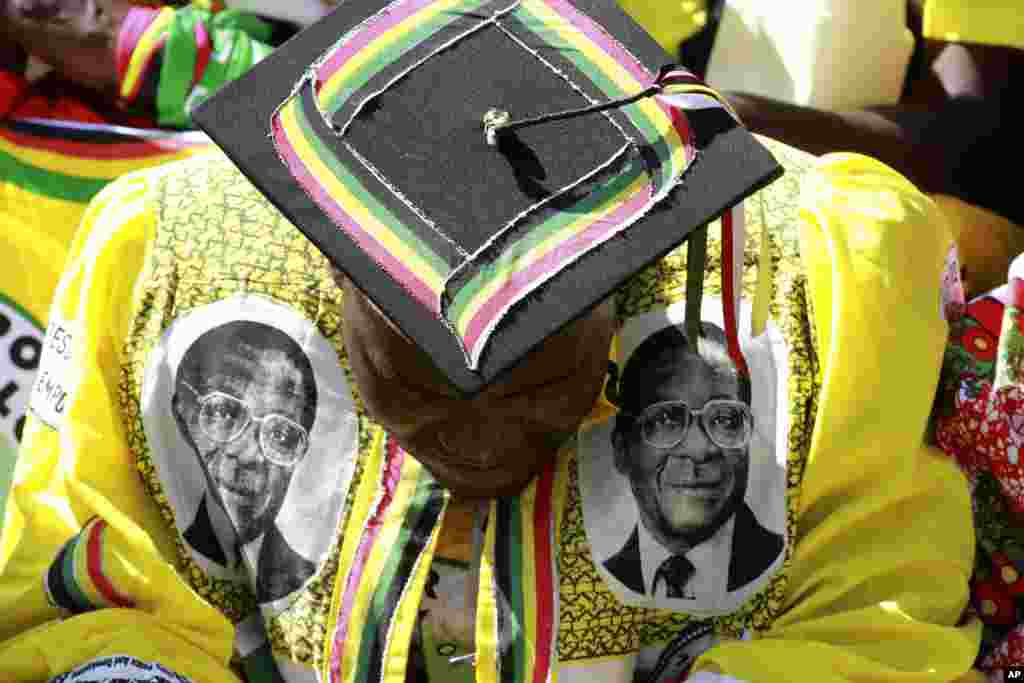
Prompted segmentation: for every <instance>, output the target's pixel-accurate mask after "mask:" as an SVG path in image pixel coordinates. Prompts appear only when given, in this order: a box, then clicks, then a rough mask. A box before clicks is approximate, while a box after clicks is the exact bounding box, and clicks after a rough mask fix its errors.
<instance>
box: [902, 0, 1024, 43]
mask: <svg viewBox="0 0 1024 683" xmlns="http://www.w3.org/2000/svg"><path fill="white" fill-rule="evenodd" d="M922 32H923V33H924V37H925V38H931V39H933V40H943V41H947V42H951V43H979V44H982V45H1001V46H1003V47H1013V48H1017V49H1018V50H1024V13H1022V12H1021V7H1020V5H1019V4H1017V3H1015V2H1007V1H1006V0H927V3H926V4H925V6H924V24H923V26H922Z"/></svg>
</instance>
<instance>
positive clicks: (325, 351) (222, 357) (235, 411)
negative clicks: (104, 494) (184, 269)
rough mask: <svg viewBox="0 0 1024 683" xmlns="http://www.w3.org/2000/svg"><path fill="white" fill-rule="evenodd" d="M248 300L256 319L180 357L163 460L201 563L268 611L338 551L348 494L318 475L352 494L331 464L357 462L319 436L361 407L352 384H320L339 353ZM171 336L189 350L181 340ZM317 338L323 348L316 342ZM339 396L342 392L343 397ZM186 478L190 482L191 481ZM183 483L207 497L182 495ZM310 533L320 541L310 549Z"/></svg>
mask: <svg viewBox="0 0 1024 683" xmlns="http://www.w3.org/2000/svg"><path fill="white" fill-rule="evenodd" d="M219 303H223V302H219ZM243 303H244V305H243V306H242V308H241V311H239V312H246V309H249V310H248V311H247V312H248V313H250V315H243V316H242V317H241V319H238V318H236V319H233V320H227V321H224V322H221V323H220V324H215V325H212V326H209V327H207V329H205V330H203V331H202V332H201V333H199V334H198V335H197V336H194V338H190V339H188V340H187V343H185V344H183V345H181V348H180V349H177V350H178V352H179V353H180V357H179V359H178V361H177V363H176V369H175V370H174V372H173V378H172V379H171V381H170V385H171V386H170V389H171V397H170V406H169V408H170V412H171V414H172V416H173V425H174V427H175V429H176V432H177V434H176V436H177V439H175V440H174V443H175V448H176V452H174V453H173V454H172V453H159V454H158V453H154V457H155V459H156V460H157V461H158V462H159V463H161V464H162V466H161V468H160V469H162V470H164V471H165V472H167V473H168V474H169V475H170V476H167V477H165V484H164V485H165V487H170V488H172V489H179V490H178V491H177V492H178V494H179V496H178V497H179V499H180V500H181V501H182V502H184V499H186V498H187V499H189V500H190V501H191V502H192V505H194V508H190V506H189V505H182V506H181V507H180V509H178V510H176V511H175V512H176V517H180V519H178V520H177V522H178V526H179V528H180V530H181V533H182V538H183V539H184V541H185V542H186V544H187V545H188V546H189V547H190V548H191V549H192V551H193V554H194V555H199V556H201V557H202V558H204V559H205V560H206V563H205V564H207V565H213V566H216V567H221V568H224V570H226V571H227V572H228V573H230V572H231V571H235V572H238V573H239V574H240V575H241V576H244V577H245V579H246V580H247V581H248V582H249V583H250V584H251V585H252V587H253V589H254V591H255V595H256V598H257V601H258V602H260V603H261V604H265V603H272V602H274V601H277V600H280V599H281V598H284V597H285V596H287V595H289V594H291V593H293V592H294V591H296V590H297V589H298V588H300V587H301V586H302V585H303V584H304V583H305V582H306V581H308V579H309V578H310V577H312V576H313V574H314V573H315V572H316V569H317V565H318V562H319V560H320V559H321V556H322V554H323V552H324V551H325V550H326V545H327V544H329V540H327V539H328V538H329V536H330V532H332V531H333V530H334V528H335V527H334V524H336V523H337V513H338V508H339V506H340V504H339V501H338V492H337V491H332V490H331V489H330V488H329V487H328V486H325V483H326V482H324V483H320V484H317V483H314V478H315V474H316V470H317V469H318V468H319V469H320V474H321V475H327V474H330V473H331V472H332V471H333V472H334V473H335V482H336V483H337V484H338V485H339V486H340V487H342V488H343V487H344V485H346V484H347V477H349V476H351V468H350V467H347V466H344V464H343V465H342V466H341V467H339V465H338V463H337V462H334V463H332V459H333V458H338V459H340V460H341V461H342V463H344V461H345V460H349V461H351V460H352V458H353V456H354V444H353V445H352V450H346V449H345V448H344V445H345V443H346V441H345V440H342V441H341V442H340V443H341V445H342V446H343V448H341V449H340V450H339V451H337V452H336V453H332V454H330V455H327V454H325V453H324V452H323V451H324V448H325V447H327V446H329V445H330V444H331V442H330V441H319V440H318V439H322V438H323V437H324V436H325V433H324V431H325V430H324V429H323V428H324V427H325V426H328V425H331V426H330V427H329V428H328V429H327V430H326V432H328V433H331V432H333V433H335V434H337V435H344V434H347V433H348V432H347V431H346V430H345V429H344V425H343V423H344V422H346V421H345V420H340V421H339V416H341V415H344V413H345V412H346V409H348V410H349V411H350V410H351V399H350V398H349V396H348V394H347V391H346V387H345V385H344V382H343V380H341V382H342V383H341V384H339V385H335V386H331V385H329V384H327V383H326V382H325V381H324V379H323V378H322V377H318V374H320V375H323V374H325V373H324V365H325V362H326V361H329V355H330V354H333V350H331V349H330V347H329V345H328V344H327V342H326V340H325V339H323V338H322V337H320V335H319V332H317V331H316V330H315V328H313V327H312V326H311V325H308V324H307V325H299V326H298V327H297V328H296V326H295V325H292V326H290V327H292V329H288V328H289V325H287V324H283V323H287V322H288V319H289V317H294V315H295V314H294V313H293V312H291V311H290V310H288V309H284V307H281V308H282V309H283V310H284V311H287V312H288V313H289V316H285V315H283V313H282V312H279V314H278V315H277V316H276V320H274V321H273V322H271V317H269V316H266V315H261V316H256V315H251V314H252V313H253V312H262V313H267V312H268V311H266V310H265V309H267V308H268V307H276V305H275V304H273V303H272V302H269V301H264V300H259V299H257V298H255V297H248V298H245V299H244V300H239V301H236V304H243ZM253 318H256V319H253ZM259 318H262V319H259ZM189 336H190V337H191V336H192V335H189ZM169 339H174V340H175V341H185V339H184V338H183V337H174V336H173V335H172V336H170V337H169ZM300 340H302V341H303V342H304V343H302V344H300ZM312 340H316V342H317V343H315V344H310V342H311V341H312ZM311 352H312V353H311ZM166 355H172V354H166ZM312 358H316V359H317V364H318V365H319V366H320V368H316V367H314V362H313V360H312ZM334 364H335V365H336V364H337V360H336V358H335V359H334ZM328 365H329V364H328ZM337 369H338V372H330V373H329V374H330V375H332V376H333V377H334V379H335V381H338V380H339V379H341V373H340V367H339V368H337ZM318 370H319V372H318ZM167 374H170V373H169V368H168V373H167ZM318 380H319V381H318ZM325 389H326V392H325ZM339 390H342V391H343V394H342V395H337V393H336V392H338V391H339ZM339 398H340V399H341V402H340V403H341V405H339V400H338V399H339ZM339 408H340V409H341V410H340V412H339ZM157 421H158V420H155V419H154V420H151V422H157ZM318 427H320V429H318ZM153 431H157V430H153ZM353 434H354V432H353ZM328 438H330V437H329V436H328ZM160 440H161V439H157V441H160ZM334 443H335V444H337V443H338V442H334ZM325 455H326V457H325ZM349 464H351V463H349ZM184 470H188V471H189V475H188V476H182V471H184ZM172 472H173V474H171V473H172ZM300 472H304V476H302V477H301V479H302V481H301V483H300V481H299V480H300V476H299V475H300ZM339 476H340V477H341V481H339V480H338V479H337V477H339ZM185 482H188V488H192V489H198V490H197V491H189V492H183V491H180V488H182V487H181V486H180V484H183V483H185ZM300 496H301V498H304V499H305V503H304V505H305V506H306V507H307V511H306V513H305V514H304V515H299V517H300V519H301V518H304V520H303V523H302V524H300V525H296V524H295V523H294V522H295V521H296V508H297V507H300V506H301V505H302V504H300V503H299V498H300ZM311 496H312V497H313V498H312V500H314V501H315V500H316V499H317V498H319V500H320V501H321V502H322V503H324V504H325V506H324V507H323V508H322V509H321V511H320V513H321V515H322V516H319V515H316V513H315V512H313V511H312V510H309V509H308V507H309V505H310V503H311V502H312V501H311V500H310V498H311ZM325 522H328V523H332V524H330V526H328V525H325ZM310 536H313V537H314V538H316V537H321V538H320V539H319V540H318V541H316V542H314V543H313V544H312V545H311V544H310V538H309V537H310ZM299 546H302V547H301V549H300V547H299ZM215 573H216V572H215Z"/></svg>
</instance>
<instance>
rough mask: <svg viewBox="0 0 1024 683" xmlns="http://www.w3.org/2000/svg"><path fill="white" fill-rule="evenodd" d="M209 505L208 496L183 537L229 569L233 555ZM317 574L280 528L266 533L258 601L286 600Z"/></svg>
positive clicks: (259, 563)
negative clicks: (219, 535) (217, 528)
mask: <svg viewBox="0 0 1024 683" xmlns="http://www.w3.org/2000/svg"><path fill="white" fill-rule="evenodd" d="M206 505H207V503H206V497H205V496H204V497H203V499H202V500H201V501H200V503H199V507H198V508H197V509H196V517H195V519H194V520H193V521H192V524H190V525H189V527H188V528H187V529H186V530H185V533H184V534H183V536H184V537H185V540H186V541H187V542H188V544H189V545H190V546H192V548H193V549H195V551H196V552H198V553H199V554H201V555H203V556H204V557H206V558H207V559H209V560H210V561H211V562H215V563H216V564H219V565H221V566H222V567H226V566H227V565H228V555H229V553H228V552H226V551H225V550H224V548H223V547H222V545H221V543H222V542H221V540H220V539H218V538H217V534H216V533H215V532H214V528H213V522H211V521H210V514H209V512H208V511H207V509H206ZM231 555H234V553H231ZM315 571H316V565H315V564H314V563H312V562H310V561H309V560H307V559H306V558H305V557H303V556H302V555H300V554H299V553H297V552H295V550H294V549H293V548H292V547H291V545H289V544H288V541H287V540H285V538H284V535H283V534H282V533H281V530H280V529H278V528H277V525H276V524H271V525H270V526H268V527H267V529H266V530H265V531H264V532H263V537H262V543H261V545H260V552H259V559H258V561H257V563H256V601H257V602H259V603H261V604H262V603H266V602H272V601H274V600H278V599H280V598H283V597H284V596H286V595H288V594H289V593H291V592H293V591H295V590H297V589H298V588H299V587H300V586H302V584H303V583H305V582H306V580H307V579H308V578H309V577H311V576H312V575H313V573H314V572H315Z"/></svg>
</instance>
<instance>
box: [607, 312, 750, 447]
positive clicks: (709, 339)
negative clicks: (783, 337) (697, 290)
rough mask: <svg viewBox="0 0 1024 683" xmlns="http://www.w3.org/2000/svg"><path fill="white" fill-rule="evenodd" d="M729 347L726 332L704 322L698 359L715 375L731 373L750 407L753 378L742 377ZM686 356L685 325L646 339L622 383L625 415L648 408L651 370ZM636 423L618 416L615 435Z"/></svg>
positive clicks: (632, 357) (629, 363)
mask: <svg viewBox="0 0 1024 683" xmlns="http://www.w3.org/2000/svg"><path fill="white" fill-rule="evenodd" d="M728 349H729V345H728V341H727V340H726V337H725V332H724V331H723V330H722V328H720V327H719V326H718V325H715V324H714V323H709V322H706V321H702V322H701V337H700V339H699V340H698V341H697V355H698V356H699V357H700V358H701V359H702V360H703V361H704V362H705V363H707V364H708V365H710V366H711V367H712V368H713V369H714V370H715V371H717V372H722V373H729V374H731V375H733V376H734V377H736V379H737V381H738V382H739V398H740V400H741V401H743V402H744V403H746V404H747V405H750V396H751V388H750V378H749V377H747V376H746V375H741V374H740V373H739V372H738V371H737V369H736V366H735V365H734V364H733V362H732V358H730V357H729V350H728ZM683 355H693V351H691V350H690V345H689V341H688V339H687V337H686V331H685V328H684V327H683V325H681V324H679V325H670V326H668V327H664V328H662V329H660V330H658V331H657V332H655V333H654V334H652V335H651V336H649V337H647V338H646V339H644V340H643V342H641V343H640V345H639V346H637V347H636V349H635V350H634V351H633V353H632V354H631V355H630V357H629V359H628V360H627V361H626V366H625V368H624V369H623V371H622V377H621V378H620V380H619V387H618V398H619V408H620V409H622V410H623V411H625V412H626V413H634V414H635V413H638V412H640V411H641V410H643V409H644V408H645V407H646V405H644V403H643V398H644V396H645V394H646V389H647V387H648V386H650V382H651V380H652V379H653V378H652V369H654V368H658V367H665V366H666V365H670V364H672V363H673V362H675V361H677V360H678V359H679V358H680V357H681V356H683ZM633 422H634V419H633V417H631V416H630V415H627V414H624V413H619V415H618V416H617V417H616V420H615V431H616V432H626V431H629V430H630V429H632V427H633Z"/></svg>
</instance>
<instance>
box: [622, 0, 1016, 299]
mask: <svg viewBox="0 0 1024 683" xmlns="http://www.w3.org/2000/svg"><path fill="white" fill-rule="evenodd" d="M622 4H623V6H624V7H625V8H626V10H627V11H628V12H630V13H631V14H632V15H633V16H634V18H636V19H637V20H638V21H639V22H640V23H642V24H643V25H644V26H645V28H647V30H648V31H650V32H651V34H652V35H653V36H654V37H655V38H656V39H657V40H658V41H659V42H660V43H661V45H662V46H663V47H664V48H665V49H666V50H668V51H669V52H670V53H671V54H676V55H678V57H679V60H680V63H682V64H683V65H685V66H686V67H687V68H689V69H691V70H692V71H694V72H695V73H697V74H698V75H701V76H703V77H706V79H707V80H708V83H709V85H711V86H712V87H715V88H717V89H719V90H722V91H725V92H726V94H727V96H728V97H729V100H730V102H731V103H732V104H733V106H734V107H735V109H736V111H737V112H738V113H739V115H740V117H741V118H742V119H743V122H744V123H745V124H746V126H747V127H748V128H750V129H751V130H752V131H754V132H756V133H760V134H763V135H767V136H770V137H772V138H775V139H778V140H782V141H784V142H786V143H788V144H790V145H793V146H795V147H798V148H800V149H803V150H805V151H808V152H811V153H813V154H826V153H829V152H836V151H852V152H859V153H862V154H867V155H869V156H872V157H874V158H876V159H878V160H880V161H883V162H885V163H886V164H888V165H890V166H892V167H893V168H895V169H897V170H898V171H900V172H901V173H902V174H904V175H905V176H906V177H907V178H909V179H910V180H911V181H912V182H914V184H915V185H917V186H918V187H919V188H921V189H922V190H923V191H924V192H926V193H927V194H929V195H931V196H932V198H933V199H935V201H936V202H937V203H938V204H939V205H940V207H941V208H942V209H943V212H944V213H945V215H946V216H947V217H948V218H949V221H950V223H951V227H952V229H953V231H954V234H955V236H956V238H957V246H958V250H959V256H960V262H961V265H962V266H963V267H964V270H965V273H964V276H965V278H964V279H965V286H966V287H967V289H968V295H976V294H980V293H982V292H986V291H988V290H989V289H991V288H993V287H996V286H998V285H999V284H1001V283H1003V282H1004V281H1005V276H1006V271H1007V269H1008V267H1009V264H1010V260H1011V259H1012V258H1013V257H1014V256H1015V255H1017V254H1019V253H1021V252H1022V251H1024V229H1022V228H1021V227H1020V226H1024V213H1022V209H1021V206H1020V203H1019V202H1017V201H1016V196H1015V193H1014V190H1013V188H1012V187H1011V182H1012V174H1008V173H1006V172H1005V171H1004V170H1003V165H1002V164H1001V163H999V161H1000V160H1001V159H1012V158H1015V156H1016V153H1017V152H1018V150H1019V149H1020V134H1019V133H1018V132H1016V131H1014V130H1012V129H1011V125H1012V124H1011V122H1013V121H1015V120H1016V118H1018V117H1019V111H1020V110H1019V107H1017V106H1016V105H1013V104H1012V102H1013V100H1012V99H1011V97H1010V94H1011V92H1012V90H1013V86H1014V83H1016V82H1017V81H1019V80H1020V78H1021V73H1022V71H1024V20H1022V15H1021V13H1020V8H1019V7H1017V6H1016V5H1015V4H1013V3H972V2H968V1H967V0H908V2H906V4H905V5H903V3H902V2H900V0H888V1H886V0H876V2H874V3H869V5H863V4H862V3H855V7H856V11H854V10H853V9H851V6H850V5H849V4H848V3H843V2H840V1H839V0H836V2H832V3H826V2H823V1H822V2H814V1H813V0H806V2H802V3H794V4H787V5H785V6H784V7H783V6H777V5H772V6H770V7H768V6H766V7H765V8H763V9H762V8H761V7H760V6H759V5H758V2H757V0H688V1H684V2H681V3H665V4H664V5H662V4H661V3H654V2H650V1H649V0H622ZM827 6H834V7H832V8H831V9H832V10H834V12H835V14H834V17H833V19H834V18H835V17H838V16H839V15H840V14H841V10H842V11H845V12H846V13H847V18H850V17H854V15H856V14H858V13H859V16H856V17H854V18H853V19H851V21H854V19H857V20H860V21H863V22H865V23H866V24H867V26H861V27H860V28H861V29H864V30H870V21H869V19H870V16H869V14H868V13H867V10H866V9H865V8H866V7H868V6H870V8H873V10H874V11H875V12H877V14H878V15H879V19H878V21H883V20H884V19H886V18H888V19H892V18H893V17H897V16H900V17H903V18H904V21H905V24H906V28H907V30H908V31H909V33H910V34H911V35H912V36H913V48H912V54H910V55H909V59H906V55H905V54H901V55H897V58H894V59H892V60H889V61H888V62H887V61H886V60H885V59H881V58H880V59H881V61H879V60H875V59H873V58H874V57H876V56H878V55H876V54H875V53H880V52H882V51H885V50H895V48H894V46H893V45H891V44H890V43H891V42H892V41H888V42H887V41H883V40H881V39H880V37H879V36H880V35H882V34H884V35H889V34H888V33H885V32H881V34H880V32H879V31H878V30H872V31H871V33H870V40H869V39H868V38H864V39H856V38H855V37H854V36H851V35H850V32H851V29H852V28H856V27H850V26H843V27H833V28H834V30H833V33H834V34H836V35H831V37H830V36H829V35H828V31H824V32H822V34H821V35H819V36H816V37H814V38H813V39H818V40H819V41H821V43H820V44H819V45H814V46H804V47H798V46H794V45H792V44H791V42H790V43H789V44H783V43H786V41H793V40H797V39H799V38H800V37H801V36H803V37H804V38H805V39H806V40H808V41H810V40H812V36H811V33H810V29H807V30H806V31H805V28H804V24H809V25H813V22H812V21H811V18H810V17H804V18H803V19H802V20H801V21H800V22H793V21H792V19H793V18H794V16H793V15H794V14H796V13H798V12H799V9H798V8H807V9H813V8H818V9H822V8H825V9H827V8H828V7H827ZM840 6H844V7H846V9H845V10H843V9H842V7H840ZM770 12H774V13H776V14H769V13H770ZM883 15H884V16H883ZM737 17H740V18H737ZM823 21H824V19H823ZM730 22H731V23H730ZM744 22H746V25H743V24H744ZM737 24H740V28H739V29H737V28H736V25H737ZM797 24H799V27H798V28H793V26H796V25H797ZM876 28H877V26H876ZM805 34H806V35H805ZM837 35H839V36H842V38H843V39H844V40H837V39H836V36H837ZM741 39H742V40H743V41H744V42H743V43H740V42H739V41H740V40H741ZM804 48H806V49H804ZM844 49H845V50H854V51H855V52H856V59H854V60H846V61H853V62H855V63H856V65H857V66H856V69H862V70H865V71H870V74H871V75H870V76H865V75H864V74H854V75H856V76H857V78H856V79H854V77H853V76H854V75H851V74H850V73H847V74H846V77H849V78H850V79H851V80H850V81H848V82H847V81H842V80H840V82H839V83H838V84H836V83H834V82H830V83H823V82H821V81H820V79H819V81H817V82H815V83H813V84H810V85H808V87H810V88H812V89H813V88H825V89H831V90H832V91H834V93H833V94H835V96H836V98H838V99H839V100H845V101H849V100H850V97H853V95H851V92H850V91H851V90H854V89H857V88H861V87H863V88H867V89H868V90H870V83H871V82H872V79H875V80H878V81H879V82H880V84H879V86H878V90H879V91H878V92H875V93H874V97H872V93H871V92H864V93H862V97H860V99H859V100H858V104H856V105H854V106H839V107H835V108H833V107H829V106H826V105H823V104H821V102H822V101H823V100H822V98H816V97H815V94H814V93H811V94H810V95H808V96H807V97H801V96H799V93H797V96H794V93H793V92H792V85H793V84H792V83H791V82H790V81H788V80H787V74H786V73H785V70H786V69H785V68H783V65H782V64H780V63H776V65H775V66H776V67H777V68H776V69H775V70H773V69H772V68H771V66H770V65H767V66H766V63H768V62H771V61H772V59H775V60H776V62H778V58H779V55H778V52H787V51H788V52H790V53H791V54H790V56H793V55H797V54H798V53H799V57H800V58H803V59H805V60H808V59H809V60H810V61H812V62H813V61H814V59H817V60H818V61H819V62H821V63H827V64H832V65H835V63H836V61H837V60H839V61H842V60H841V59H840V57H841V55H840V54H839V53H841V52H842V51H843V50H844ZM801 50H803V51H802V52H801ZM812 57H813V58H812ZM793 59H795V60H796V61H799V58H797V57H795V56H793ZM875 62H878V63H877V64H876V63H875ZM889 62H891V64H890V63H889ZM821 66H822V65H821V64H813V63H811V64H802V65H799V66H797V67H795V66H794V65H793V64H787V65H785V67H786V68H789V69H790V71H791V72H792V71H794V69H796V70H798V69H799V68H803V69H806V70H813V69H815V68H820V67H821ZM872 66H874V70H873V71H872V70H871V69H872ZM730 67H731V68H730ZM829 70H830V71H835V73H836V74H839V75H838V76H837V78H840V79H842V78H844V76H843V75H842V74H840V73H839V72H841V71H842V69H835V70H833V69H832V68H831V67H829ZM887 70H888V71H892V70H895V71H897V72H899V73H900V74H904V73H905V77H904V78H903V79H902V89H900V90H898V91H897V92H898V95H897V96H895V97H890V96H889V95H888V94H886V93H883V92H881V90H882V89H884V88H883V86H882V84H881V82H882V81H889V80H892V79H893V74H891V73H887ZM752 74H756V75H752ZM789 75H793V74H792V73H790V74H789ZM796 75H797V76H799V75H800V74H796ZM804 75H806V76H807V77H808V78H811V76H810V75H808V74H804ZM826 80H827V79H826ZM853 80H857V81H859V82H856V83H855V82H852V81H853ZM824 99H825V100H832V99H835V98H830V97H826V98H824Z"/></svg>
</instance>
